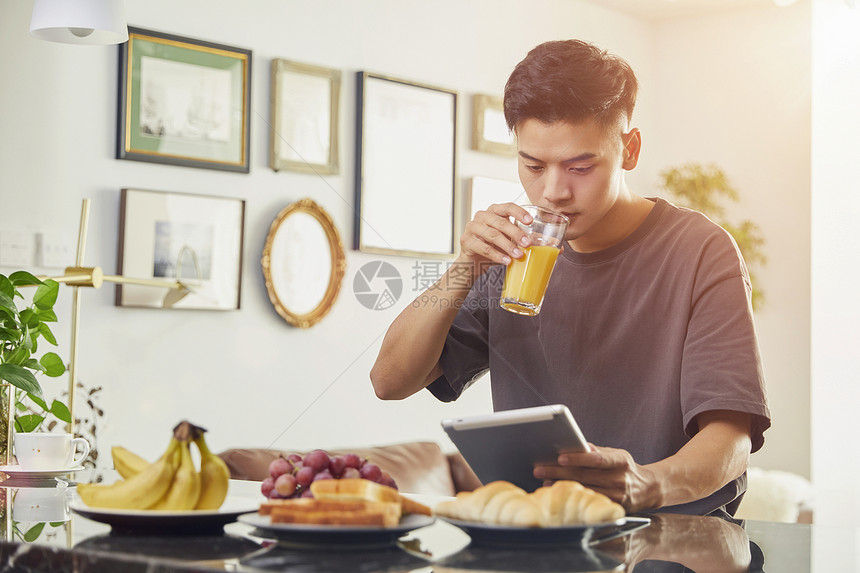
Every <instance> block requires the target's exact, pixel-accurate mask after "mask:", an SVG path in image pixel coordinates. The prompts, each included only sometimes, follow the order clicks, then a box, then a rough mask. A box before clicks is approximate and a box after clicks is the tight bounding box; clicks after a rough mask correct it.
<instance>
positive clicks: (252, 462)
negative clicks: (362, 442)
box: [218, 442, 481, 495]
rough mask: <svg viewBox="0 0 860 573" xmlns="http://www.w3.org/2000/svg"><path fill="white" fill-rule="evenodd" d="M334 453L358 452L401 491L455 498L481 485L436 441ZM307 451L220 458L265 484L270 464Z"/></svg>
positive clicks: (245, 452)
mask: <svg viewBox="0 0 860 573" xmlns="http://www.w3.org/2000/svg"><path fill="white" fill-rule="evenodd" d="M326 451H328V452H329V453H330V454H339V453H347V452H351V453H355V454H358V455H359V456H361V457H363V458H367V459H368V460H370V461H373V463H375V464H377V465H378V466H379V467H380V468H382V469H383V470H385V471H387V472H388V473H389V474H390V475H391V477H392V478H393V479H394V481H395V482H396V483H397V487H398V488H399V489H400V491H403V492H408V493H420V494H429V495H454V494H455V493H457V492H460V491H471V490H473V489H475V488H476V487H478V486H480V485H481V482H480V481H479V480H478V478H477V476H475V473H474V472H473V471H472V468H470V467H469V465H468V464H467V463H466V461H465V460H464V459H463V456H462V455H461V454H460V453H459V452H456V453H452V454H446V453H445V452H443V451H442V449H441V448H440V447H439V445H438V444H437V443H435V442H407V443H402V444H389V445H380V446H373V447H362V448H336V449H329V450H326ZM293 452H295V453H299V454H304V453H306V452H303V451H295V450H280V449H270V448H235V449H230V450H226V451H224V452H221V453H219V454H218V455H219V456H220V457H221V459H223V460H224V461H225V462H226V463H227V466H228V467H229V468H230V477H232V478H234V479H246V480H255V481H262V480H263V479H264V478H265V477H266V476H268V475H269V464H270V463H271V462H272V460H274V459H275V458H276V457H278V456H279V455H281V454H289V453H293Z"/></svg>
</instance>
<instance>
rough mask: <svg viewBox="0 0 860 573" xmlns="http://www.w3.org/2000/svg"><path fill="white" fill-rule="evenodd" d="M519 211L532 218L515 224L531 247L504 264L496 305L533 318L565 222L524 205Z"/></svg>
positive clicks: (560, 216) (542, 293)
mask: <svg viewBox="0 0 860 573" xmlns="http://www.w3.org/2000/svg"><path fill="white" fill-rule="evenodd" d="M523 209H525V210H526V211H528V212H529V214H530V215H531V216H532V222H531V223H530V224H528V225H526V224H524V223H521V222H520V221H515V223H516V224H517V226H518V227H519V228H520V229H522V230H523V231H525V232H526V233H528V235H529V239H530V241H531V244H530V245H529V246H528V247H526V248H525V249H524V253H523V256H522V257H520V258H519V259H516V260H513V261H511V264H509V265H508V268H507V270H506V271H505V285H504V287H502V298H501V301H500V304H501V306H502V308H504V309H506V310H509V311H511V312H515V313H517V314H524V315H526V316H535V315H537V314H538V313H539V312H540V307H541V303H543V296H544V293H546V285H547V284H548V283H549V277H550V275H551V274H552V269H553V267H555V260H556V259H557V258H558V254H559V253H560V252H561V245H562V242H563V241H564V233H565V232H566V231H567V223H568V219H567V217H565V216H564V215H562V214H561V213H556V212H554V211H550V210H548V209H544V208H542V207H538V206H536V205H524V206H523Z"/></svg>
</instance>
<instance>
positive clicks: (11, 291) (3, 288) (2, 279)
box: [0, 275, 15, 300]
mask: <svg viewBox="0 0 860 573" xmlns="http://www.w3.org/2000/svg"><path fill="white" fill-rule="evenodd" d="M0 295H6V296H7V297H9V299H10V300H11V299H13V298H14V297H15V285H13V284H12V281H10V280H9V279H8V278H7V277H6V275H0Z"/></svg>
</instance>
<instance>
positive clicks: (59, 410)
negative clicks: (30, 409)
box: [51, 400, 72, 424]
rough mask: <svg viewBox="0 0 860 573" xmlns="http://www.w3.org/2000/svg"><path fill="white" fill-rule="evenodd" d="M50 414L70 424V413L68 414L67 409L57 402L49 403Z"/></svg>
mask: <svg viewBox="0 0 860 573" xmlns="http://www.w3.org/2000/svg"><path fill="white" fill-rule="evenodd" d="M51 413H52V414H53V415H54V416H56V417H57V418H58V419H60V420H62V421H63V422H65V423H67V424H71V423H72V413H71V412H69V407H68V406H66V405H65V404H63V403H62V402H60V401H59V400H54V401H53V402H52V403H51Z"/></svg>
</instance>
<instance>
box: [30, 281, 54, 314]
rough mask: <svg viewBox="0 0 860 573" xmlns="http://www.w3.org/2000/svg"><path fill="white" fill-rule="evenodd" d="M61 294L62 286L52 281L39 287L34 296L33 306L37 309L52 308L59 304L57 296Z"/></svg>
mask: <svg viewBox="0 0 860 573" xmlns="http://www.w3.org/2000/svg"><path fill="white" fill-rule="evenodd" d="M59 292H60V284H59V283H58V282H57V281H52V280H50V279H48V280H46V281H45V282H44V283H42V284H41V285H39V288H37V289H36V294H34V295H33V304H35V305H36V308H41V309H46V308H52V307H53V306H54V303H55V302H57V294H58V293H59Z"/></svg>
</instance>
